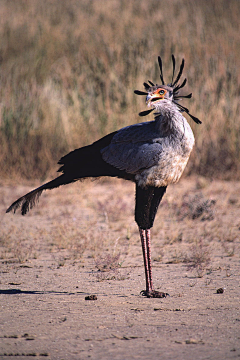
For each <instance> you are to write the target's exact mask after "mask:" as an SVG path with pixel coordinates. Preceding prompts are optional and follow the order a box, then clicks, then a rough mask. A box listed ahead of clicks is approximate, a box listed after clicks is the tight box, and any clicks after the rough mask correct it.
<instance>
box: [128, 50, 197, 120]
mask: <svg viewBox="0 0 240 360" xmlns="http://www.w3.org/2000/svg"><path fill="white" fill-rule="evenodd" d="M172 63H173V74H172V81H171V83H170V84H168V86H169V87H171V88H173V90H172V91H173V102H174V104H176V105H177V106H178V108H179V110H180V111H182V112H186V114H188V115H189V116H190V118H191V119H192V120H193V121H195V123H197V124H201V123H202V122H201V121H200V120H199V119H198V118H197V117H195V116H193V115H191V114H190V112H189V110H188V108H186V107H185V106H182V105H180V104H179V103H178V101H179V100H181V99H190V98H191V97H192V93H190V94H188V95H181V94H179V90H180V89H182V88H183V87H184V86H185V85H186V83H187V79H184V80H183V82H182V84H181V85H178V82H179V80H180V78H181V76H182V73H183V69H184V59H182V62H181V65H180V69H179V72H178V74H177V77H176V79H175V80H174V75H175V68H176V61H175V57H174V55H173V54H172ZM158 65H159V69H160V79H161V81H162V85H165V83H164V79H163V71H162V59H161V57H160V56H158ZM148 82H149V84H150V85H151V86H159V85H157V84H154V83H153V82H152V81H150V80H148ZM149 84H148V83H146V82H144V83H143V86H144V87H145V90H146V91H148V90H149V89H150V88H151V86H150V85H149ZM134 93H135V94H137V95H148V93H147V92H144V91H140V90H135V91H134ZM156 101H157V99H156ZM153 110H154V109H150V110H146V111H141V112H140V113H139V115H140V116H146V115H148V114H150V113H151V112H152V111H153Z"/></svg>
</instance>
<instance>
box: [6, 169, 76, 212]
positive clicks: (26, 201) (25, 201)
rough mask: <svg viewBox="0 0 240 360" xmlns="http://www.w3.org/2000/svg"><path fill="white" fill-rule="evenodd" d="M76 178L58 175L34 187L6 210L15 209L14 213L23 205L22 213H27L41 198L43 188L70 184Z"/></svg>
mask: <svg viewBox="0 0 240 360" xmlns="http://www.w3.org/2000/svg"><path fill="white" fill-rule="evenodd" d="M73 181H74V180H72V179H71V180H69V179H68V178H67V177H66V176H65V175H61V176H59V177H57V178H56V179H54V180H52V181H49V182H48V183H46V184H44V185H42V186H40V187H38V188H37V189H34V190H32V191H30V192H29V193H27V194H26V195H24V196H22V197H20V198H19V199H18V200H16V201H14V203H12V205H11V206H9V208H8V209H7V210H6V212H7V213H8V212H10V211H13V212H14V213H15V212H16V210H17V209H18V208H19V207H21V214H22V215H25V214H26V213H27V212H28V211H29V210H30V209H32V207H33V206H34V205H35V204H36V202H37V201H38V199H39V196H40V195H41V193H42V192H43V190H47V189H54V188H56V187H59V186H60V185H65V184H69V183H70V182H73Z"/></svg>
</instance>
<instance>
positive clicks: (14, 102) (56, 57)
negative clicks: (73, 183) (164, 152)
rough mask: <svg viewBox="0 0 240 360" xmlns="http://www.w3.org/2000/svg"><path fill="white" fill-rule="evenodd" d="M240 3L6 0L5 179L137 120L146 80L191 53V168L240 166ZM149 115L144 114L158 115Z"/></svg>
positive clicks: (2, 58) (47, 164)
mask: <svg viewBox="0 0 240 360" xmlns="http://www.w3.org/2000/svg"><path fill="white" fill-rule="evenodd" d="M239 16H240V1H238V0H201V1H195V0H171V1H164V0H158V1H157V0H148V1H145V0H131V1H129V0H102V1H99V0H68V1H65V0H41V1H31V0H0V19H1V21H0V44H1V46H0V146H1V151H0V178H2V179H4V178H6V179H7V178H8V179H9V178H13V177H14V178H15V177H22V178H27V179H34V178H39V179H41V180H43V179H44V178H46V177H49V176H52V175H53V174H54V172H55V171H56V170H57V165H56V162H57V160H58V159H59V158H60V157H61V156H63V155H64V154H65V153H66V152H68V151H70V150H73V149H74V148H76V147H80V146H83V145H86V144H88V143H90V142H93V141H94V140H97V139H98V138H99V137H101V136H103V135H105V134H107V133H108V132H111V131H114V130H116V129H119V128H121V127H123V126H126V125H130V124H134V123H136V122H140V121H142V120H143V119H142V118H140V117H139V116H138V113H139V111H142V110H145V109H146V108H145V106H146V105H145V102H144V98H143V97H139V96H136V95H134V93H133V91H134V89H140V90H141V89H143V86H142V83H143V81H147V80H148V79H150V80H152V81H154V82H158V83H159V82H160V79H159V69H158V65H157V56H158V55H161V57H162V59H163V65H164V77H165V79H166V80H165V81H170V80H171V75H172V64H171V54H172V53H173V54H174V55H175V57H176V59H177V63H178V66H179V65H180V62H181V59H182V58H184V59H185V62H186V67H185V70H184V76H186V77H187V78H188V83H187V87H186V93H188V92H193V99H191V100H186V101H184V103H183V104H185V105H186V106H188V107H189V109H190V112H191V113H192V114H193V115H195V116H197V117H198V118H200V119H201V120H202V125H196V124H194V123H193V122H192V120H191V119H188V120H189V122H190V123H191V126H192V128H193V130H194V133H195V136H196V146H195V150H194V152H193V154H192V156H191V159H190V163H189V165H188V168H187V173H188V174H201V175H204V176H209V177H212V178H214V177H218V178H225V179H230V178H236V177H238V176H239V174H240V143H239V136H240V119H239V113H240V104H239V96H240V73H239V65H240V60H239V59H240V25H239V24H240V22H239ZM152 118H153V117H152V116H151V115H149V116H148V118H144V121H147V119H150V120H151V119H152Z"/></svg>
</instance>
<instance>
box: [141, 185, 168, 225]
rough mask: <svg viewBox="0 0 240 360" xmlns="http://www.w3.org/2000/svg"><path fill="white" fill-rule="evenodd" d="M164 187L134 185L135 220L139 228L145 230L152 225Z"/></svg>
mask: <svg viewBox="0 0 240 360" xmlns="http://www.w3.org/2000/svg"><path fill="white" fill-rule="evenodd" d="M166 188H167V187H165V186H162V187H158V188H157V187H153V186H149V187H146V188H141V187H140V186H138V185H136V206H135V220H136V223H137V224H138V226H139V227H140V228H141V229H143V230H146V229H150V228H151V227H152V226H153V222H154V219H155V216H156V213H157V209H158V206H159V204H160V201H161V200H162V197H163V195H164V194H165V191H166Z"/></svg>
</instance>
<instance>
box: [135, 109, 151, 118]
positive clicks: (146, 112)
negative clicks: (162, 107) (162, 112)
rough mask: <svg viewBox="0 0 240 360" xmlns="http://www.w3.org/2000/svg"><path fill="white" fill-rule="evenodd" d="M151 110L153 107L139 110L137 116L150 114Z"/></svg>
mask: <svg viewBox="0 0 240 360" xmlns="http://www.w3.org/2000/svg"><path fill="white" fill-rule="evenodd" d="M153 110H154V109H150V110H145V111H141V112H140V113H139V114H138V115H139V116H146V115H148V114H150V113H151V112H152V111H153Z"/></svg>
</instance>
